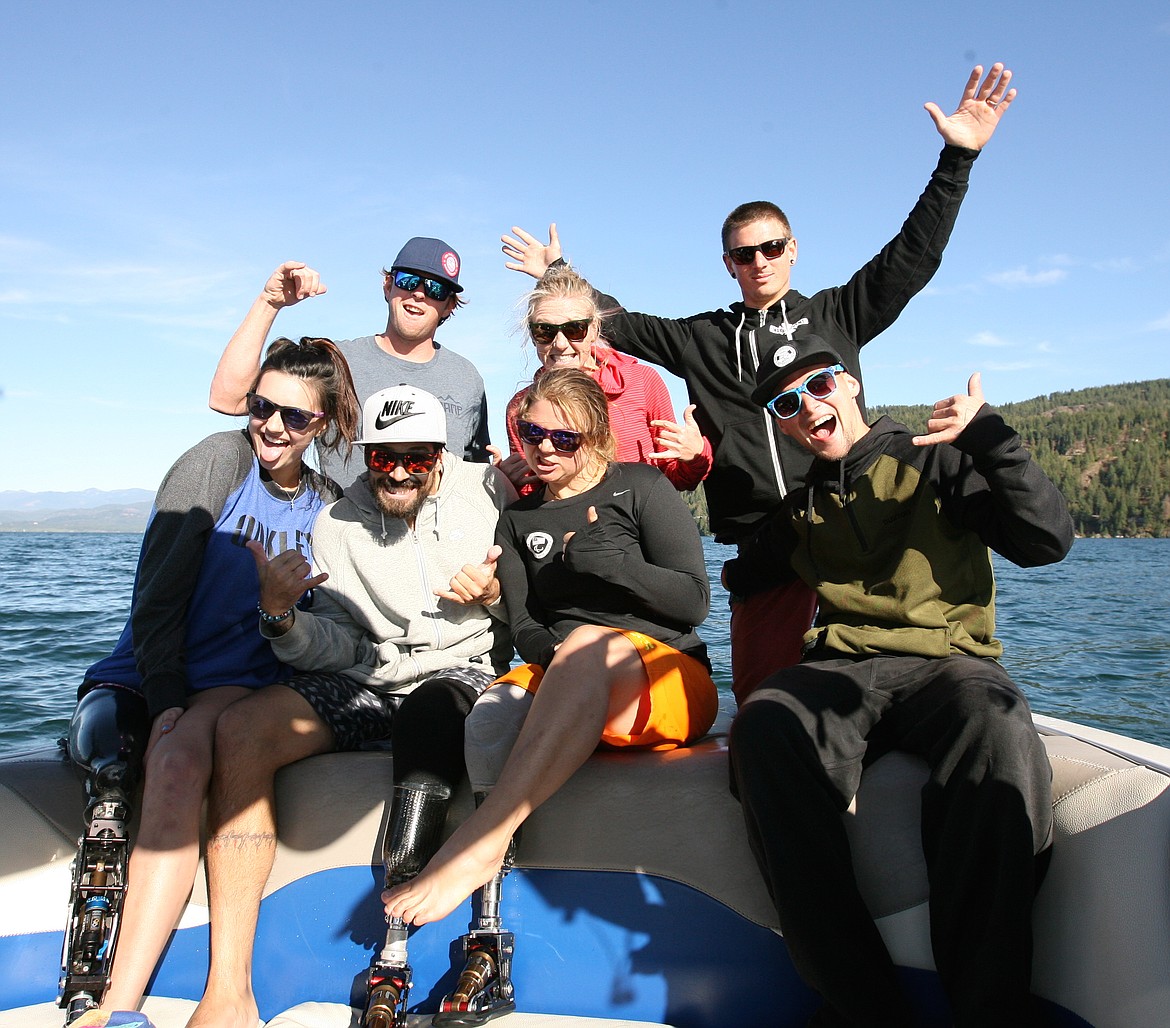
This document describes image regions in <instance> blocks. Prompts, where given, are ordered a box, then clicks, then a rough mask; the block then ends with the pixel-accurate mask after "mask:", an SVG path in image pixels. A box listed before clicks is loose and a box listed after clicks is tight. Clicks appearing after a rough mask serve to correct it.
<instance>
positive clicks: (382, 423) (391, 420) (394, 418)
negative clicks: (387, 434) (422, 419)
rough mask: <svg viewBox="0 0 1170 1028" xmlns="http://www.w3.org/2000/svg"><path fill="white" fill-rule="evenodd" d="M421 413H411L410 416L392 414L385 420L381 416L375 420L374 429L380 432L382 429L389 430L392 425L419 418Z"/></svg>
mask: <svg viewBox="0 0 1170 1028" xmlns="http://www.w3.org/2000/svg"><path fill="white" fill-rule="evenodd" d="M421 413H422V412H421V411H411V412H410V413H409V414H391V415H390V416H389V417H388V418H384V417H382V415H381V414H379V415H378V416H377V417H376V418H375V419H374V428H376V429H377V430H378V431H379V432H380V431H382V429H384V428H389V427H390V426H391V425H394V424H397V423H398V422H399V421H404V420H405V419H406V418H414V417H418V415H419V414H421Z"/></svg>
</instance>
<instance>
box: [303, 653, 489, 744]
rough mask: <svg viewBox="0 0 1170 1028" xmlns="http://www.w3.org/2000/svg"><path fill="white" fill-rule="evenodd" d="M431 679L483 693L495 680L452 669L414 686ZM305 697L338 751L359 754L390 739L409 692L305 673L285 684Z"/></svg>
mask: <svg viewBox="0 0 1170 1028" xmlns="http://www.w3.org/2000/svg"><path fill="white" fill-rule="evenodd" d="M432 678H448V679H455V680H456V681H459V682H463V683H464V684H466V685H469V686H471V687H472V688H473V689H474V690H475V691H476V692H477V693H482V692H483V691H484V690H485V689H486V688H487V687H488V686H489V685H491V684H492V682H493V681H494V680H495V676H494V675H492V673H491V672H490V671H480V670H478V669H476V668H469V667H453V668H446V669H444V670H442V671H434V672H432V673H431V674H429V675H426V676H424V677H423V678H420V679H419V680H418V681H417V682H416V683H415V686H416V687H417V686H419V685H422V683H423V682H426V681H429V680H430V679H432ZM284 684H285V685H287V686H288V687H289V688H290V689H292V690H293V692H295V693H298V694H299V695H301V696H303V697H304V698H305V700H306V701H307V702H308V704H309V706H310V707H312V708H313V710H314V711H315V712H316V714H317V716H318V717H319V718H320V719H321V720H322V721H323V722H325V724H326V725H327V726H328V727H329V729H330V730H331V731H332V732H333V742H334V746H335V747H336V749H338V750H342V751H344V750H357V749H361V748H362V747H363V746H364V745H366V744H367V743H374V742H378V741H380V740H383V739H389V738H390V730H391V728H392V726H393V724H394V714H395V712H396V711H397V710H398V708H399V707H400V706H401V705H402V701H403V700H405V699H406V697H407V696H409V695H410V693H409V692H378V691H377V690H375V689H371V688H370V687H369V686H366V685H362V684H361V683H360V682H358V681H356V680H355V679H353V678H350V677H349V676H348V675H346V674H343V673H342V672H340V671H302V672H300V673H298V674H296V675H293V677H292V678H290V679H289V680H288V681H287V682H285V683H284Z"/></svg>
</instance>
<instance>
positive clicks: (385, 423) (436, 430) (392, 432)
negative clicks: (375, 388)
mask: <svg viewBox="0 0 1170 1028" xmlns="http://www.w3.org/2000/svg"><path fill="white" fill-rule="evenodd" d="M355 441H356V443H357V444H358V445H359V446H368V445H377V444H378V443H441V444H442V445H444V446H445V445H446V443H447V414H446V412H445V411H444V410H443V405H442V404H441V403H440V402H439V401H438V399H437V398H436V397H434V396H432V395H431V394H430V393H428V392H424V391H423V390H422V389H415V388H414V386H408V385H397V386H391V387H390V388H389V389H382V390H380V391H379V392H376V393H374V395H373V396H371V397H370V398H369V399H368V400H366V402H365V403H364V404H362V437H361V438H360V439H358V440H355Z"/></svg>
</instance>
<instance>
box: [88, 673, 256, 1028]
mask: <svg viewBox="0 0 1170 1028" xmlns="http://www.w3.org/2000/svg"><path fill="white" fill-rule="evenodd" d="M247 692H248V691H247V690H246V689H243V688H237V687H236V686H223V687H221V688H218V689H207V690H204V691H202V692H197V693H194V694H193V695H192V697H191V702H190V706H189V707H188V709H187V710H186V711H184V712H183V714H182V715H181V716H180V717H179V719H178V720H177V721H176V722H175V724H174V728H173V730H172V731H170V732H169V733H167V734H165V735H163V734H162V733H161V732H160V726H161V723H162V722H161V721H160V720H158V719H156V722H155V724H154V726H153V727H152V729H151V733H150V740H149V741H148V743H147V748H146V759H145V777H144V786H143V792H142V816H141V818H140V822H139V828H138V833H137V837H136V838H135V839H134V849H133V852H132V853H131V855H130V867H129V870H128V873H127V889H126V905H125V908H124V910H123V913H122V927H121V937H120V940H119V943H118V951H117V953H116V955H115V957H114V967H113V974H112V976H111V981H110V987H109V989H107V990H106V994H105V996H104V997H103V998H102V1007H103V1008H104V1009H106V1010H135V1009H137V1008H138V1004H139V1001H140V1000H141V999H142V993H143V991H144V990H145V989H146V984H147V982H149V981H150V976H151V974H152V973H153V972H154V968H155V965H156V964H157V963H158V959H159V956H160V955H161V954H162V951H163V947H164V946H166V944H167V939H169V938H170V935H171V932H172V931H173V930H174V928H175V925H176V924H178V921H179V917H180V916H181V914H182V913H183V907H184V906H185V904H186V902H187V897H188V896H189V895H190V894H191V885H192V883H193V882H194V881H195V872H196V870H197V869H198V867H199V822H200V818H201V816H202V814H203V798H204V796H206V795H207V783H208V781H209V780H210V778H211V751H212V739H213V737H214V733H215V723H216V719H217V718H218V717H219V715H220V713H221V712H222V711H223V709H224V708H225V707H226V706H227V705H228V704H230V703H232V702H233V701H235V700H238V699H239V698H240V697H241V696H245V695H247Z"/></svg>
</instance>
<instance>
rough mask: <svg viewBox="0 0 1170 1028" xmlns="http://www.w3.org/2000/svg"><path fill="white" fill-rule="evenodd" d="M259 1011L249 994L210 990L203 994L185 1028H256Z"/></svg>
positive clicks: (258, 1022)
mask: <svg viewBox="0 0 1170 1028" xmlns="http://www.w3.org/2000/svg"><path fill="white" fill-rule="evenodd" d="M260 1023H261V1021H260V1011H259V1009H258V1008H257V1006H256V1000H255V998H254V997H253V996H252V993H251V992H248V993H247V994H245V995H240V994H238V993H235V992H231V993H226V992H225V993H220V992H212V991H211V990H210V989H209V990H208V991H207V992H205V993H204V994H203V998H202V999H201V1000H200V1001H199V1006H197V1007H196V1008H195V1013H193V1014H192V1015H191V1019H190V1020H189V1021H188V1022H187V1028H256V1026H257V1025H259V1024H260Z"/></svg>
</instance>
